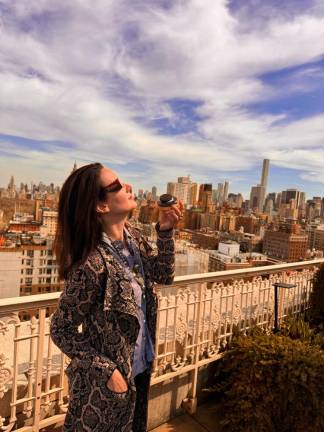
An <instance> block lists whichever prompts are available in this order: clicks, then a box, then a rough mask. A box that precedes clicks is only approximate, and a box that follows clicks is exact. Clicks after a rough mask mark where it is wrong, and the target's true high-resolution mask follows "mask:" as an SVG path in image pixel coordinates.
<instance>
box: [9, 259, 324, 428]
mask: <svg viewBox="0 0 324 432" xmlns="http://www.w3.org/2000/svg"><path fill="white" fill-rule="evenodd" d="M322 263H324V259H320V260H314V261H307V262H300V263H292V264H281V265H275V266H267V267H254V268H251V269H247V270H232V271H222V272H215V273H204V274H198V275H197V274H196V275H190V276H181V277H177V278H176V279H175V282H174V284H173V285H171V286H161V287H158V297H159V311H158V322H157V344H156V358H155V362H154V367H153V375H152V381H151V385H155V384H158V383H161V382H162V381H165V380H169V379H172V378H173V377H176V376H178V375H180V374H184V373H188V374H190V382H191V390H190V394H188V399H187V400H186V401H185V403H184V406H185V407H186V408H187V409H188V410H189V411H194V410H195V406H196V392H197V379H198V370H199V368H200V367H201V366H203V365H207V364H208V363H211V362H213V361H215V360H217V359H218V358H219V357H220V356H221V355H222V354H221V353H222V351H223V350H224V348H225V347H226V345H227V344H228V342H229V341H230V339H231V338H232V336H233V334H234V333H235V332H246V330H248V329H249V328H250V327H251V326H254V325H258V326H262V327H264V328H271V327H272V326H273V317H274V289H273V284H274V283H275V282H286V283H287V282H288V283H291V284H294V285H296V286H295V288H293V289H290V290H284V289H282V290H281V291H280V293H279V317H280V318H282V317H283V316H285V315H287V314H289V313H292V314H295V313H299V312H302V311H303V310H305V309H306V308H307V307H308V301H309V294H310V292H311V289H312V280H313V276H314V273H315V271H316V269H317V268H318V266H319V265H320V264H322ZM59 294H60V293H51V294H42V295H37V296H27V297H18V298H8V299H2V300H0V431H7V432H9V431H11V430H16V431H19V432H29V431H32V432H37V431H39V430H40V429H42V428H44V427H46V426H49V425H54V424H60V423H62V422H63V420H64V416H65V412H66V403H67V393H68V389H67V381H66V378H65V374H64V370H65V366H66V359H65V358H64V356H63V355H62V354H61V352H60V351H59V350H58V349H57V348H56V346H55V345H54V344H53V343H52V341H51V339H50V337H49V322H50V316H48V311H49V310H51V309H52V308H53V307H55V305H56V303H57V300H58V297H59ZM23 312H28V313H29V314H30V315H31V317H32V318H31V320H30V321H21V320H20V318H19V316H21V315H22V313H23Z"/></svg>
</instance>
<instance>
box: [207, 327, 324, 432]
mask: <svg viewBox="0 0 324 432" xmlns="http://www.w3.org/2000/svg"><path fill="white" fill-rule="evenodd" d="M216 379H217V380H218V381H219V380H221V383H220V384H218V385H216V386H215V387H214V388H213V389H210V391H216V392H218V393H219V392H221V393H222V394H223V398H222V413H223V422H222V423H223V427H224V431H227V432H323V431H324V357H323V353H322V352H321V351H320V350H319V348H318V347H315V346H311V345H310V344H309V343H303V342H301V341H299V340H292V339H291V338H289V337H285V336H280V335H270V336H267V335H265V334H260V333H258V332H256V333H255V334H254V335H253V336H246V337H244V336H241V337H239V338H238V339H237V340H236V341H234V342H233V343H232V349H231V350H229V351H227V352H226V353H225V354H224V357H223V359H221V360H220V362H219V367H218V373H217V376H216Z"/></svg>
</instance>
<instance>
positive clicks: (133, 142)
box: [0, 0, 324, 197]
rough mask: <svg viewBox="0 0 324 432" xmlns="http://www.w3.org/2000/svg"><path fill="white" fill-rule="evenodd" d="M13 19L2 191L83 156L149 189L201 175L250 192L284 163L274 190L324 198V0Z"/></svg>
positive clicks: (6, 22) (76, 10) (0, 44)
mask: <svg viewBox="0 0 324 432" xmlns="http://www.w3.org/2000/svg"><path fill="white" fill-rule="evenodd" d="M129 7H131V8H132V11H133V14H132V18H131V19H130V18H129V17H127V16H126V15H125V13H124V11H125V8H129ZM0 14H1V16H0V17H1V20H0V31H1V36H2V37H1V39H0V52H1V54H2V61H1V72H0V76H1V80H2V83H5V84H3V85H2V87H1V90H0V101H1V116H0V157H1V169H0V184H2V185H6V184H7V182H8V179H9V178H10V175H12V174H14V171H16V172H17V174H16V181H17V183H18V184H19V183H20V182H21V181H23V182H27V183H30V181H31V180H33V181H34V182H35V183H38V182H39V181H40V180H42V181H44V182H45V183H51V182H53V183H55V184H62V182H63V181H64V179H65V178H66V176H67V175H68V173H69V172H70V169H71V165H73V162H74V160H76V161H77V164H78V165H83V164H85V163H89V162H92V161H101V162H102V163H104V164H106V165H108V166H109V167H111V168H113V169H114V170H116V171H117V172H118V173H119V174H120V175H121V177H122V178H125V180H128V181H129V182H131V183H132V184H133V185H134V188H135V190H137V189H139V188H144V189H149V188H150V187H151V186H152V185H155V186H157V188H158V190H159V191H163V190H164V189H165V187H166V184H165V183H166V182H165V179H169V180H170V181H171V180H172V179H175V178H177V177H178V176H185V175H187V174H188V173H190V174H191V176H192V178H194V179H195V181H196V182H198V183H200V184H202V183H208V182H211V183H213V185H215V186H216V185H217V184H218V183H219V182H224V181H225V180H228V181H230V191H231V192H234V193H238V192H241V193H242V194H243V195H244V196H245V197H248V196H249V192H250V190H249V189H250V187H251V185H253V184H257V183H258V182H259V175H260V170H261V168H260V167H261V164H262V159H270V160H271V168H270V173H269V182H268V191H278V190H284V189H286V188H297V189H299V190H303V191H305V192H306V193H307V196H308V197H311V196H322V195H323V187H324V186H323V184H324V175H323V172H322V166H323V165H324V153H323V148H324V89H323V85H322V82H323V75H324V43H323V42H322V41H323V40H324V6H323V4H322V2H320V1H317V0H307V1H300V0H298V1H291V0H288V1H286V2H284V4H281V3H280V4H278V2H277V1H276V0H272V1H267V2H266V4H265V2H261V1H259V0H258V1H255V0H253V1H252V0H251V1H246V2H244V4H243V3H242V2H239V1H238V0H235V1H225V0H220V1H217V2H215V1H212V0H206V1H205V2H199V1H197V0H190V1H185V2H183V1H176V0H175V1H173V2H170V1H168V0H160V1H156V2H152V1H140V0H137V1H136V2H132V3H130V2H129V1H127V0H124V1H121V2H114V3H111V4H108V5H107V2H104V1H98V2H96V7H93V5H92V6H91V3H90V2H87V1H84V2H83V3H82V4H77V5H76V4H74V5H67V4H66V3H65V2H63V1H61V0H58V1H57V2H55V3H53V2H50V1H49V0H48V1H44V2H41V3H40V2H37V1H30V0H29V1H28V2H27V0H20V1H19V2H15V1H13V2H11V3H10V4H7V5H5V6H4V5H0ZM107 23H109V24H110V25H109V26H107ZM89 35H91V37H89ZM18 173H19V174H18Z"/></svg>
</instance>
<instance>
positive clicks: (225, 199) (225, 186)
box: [224, 181, 229, 202]
mask: <svg viewBox="0 0 324 432" xmlns="http://www.w3.org/2000/svg"><path fill="white" fill-rule="evenodd" d="M228 188H229V184H228V181H226V182H225V183H224V202H226V201H227V197H228Z"/></svg>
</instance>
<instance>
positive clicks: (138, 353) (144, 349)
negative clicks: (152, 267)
mask: <svg viewBox="0 0 324 432" xmlns="http://www.w3.org/2000/svg"><path fill="white" fill-rule="evenodd" d="M125 237H126V238H127V240H128V242H129V241H130V240H129V234H128V233H126V232H125ZM103 241H104V242H105V243H106V244H107V245H108V246H109V249H110V250H111V252H112V254H113V255H114V256H115V257H116V258H117V256H116V248H118V249H119V251H120V252H121V253H122V254H123V255H124V256H125V258H126V259H127V261H128V263H129V268H130V270H132V269H133V267H134V264H135V259H134V256H132V255H131V253H130V251H129V249H128V247H127V246H126V245H125V243H124V242H123V241H121V240H115V241H111V240H110V239H109V238H108V236H107V235H106V234H105V233H103ZM117 255H118V254H117ZM119 261H120V258H119ZM123 265H124V266H125V264H123ZM131 285H132V288H133V292H134V296H135V300H136V304H137V307H138V312H139V313H138V315H139V325H140V328H139V332H138V337H137V340H136V344H135V350H134V357H133V362H132V375H133V377H135V376H136V375H138V374H140V373H142V372H144V371H145V370H146V369H147V368H148V367H149V366H150V363H151V362H152V360H153V359H154V347H153V343H152V339H151V336H150V333H149V330H148V326H147V322H146V299H145V292H143V291H142V288H141V286H140V285H139V284H138V282H137V281H136V279H135V278H132V280H131Z"/></svg>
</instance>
